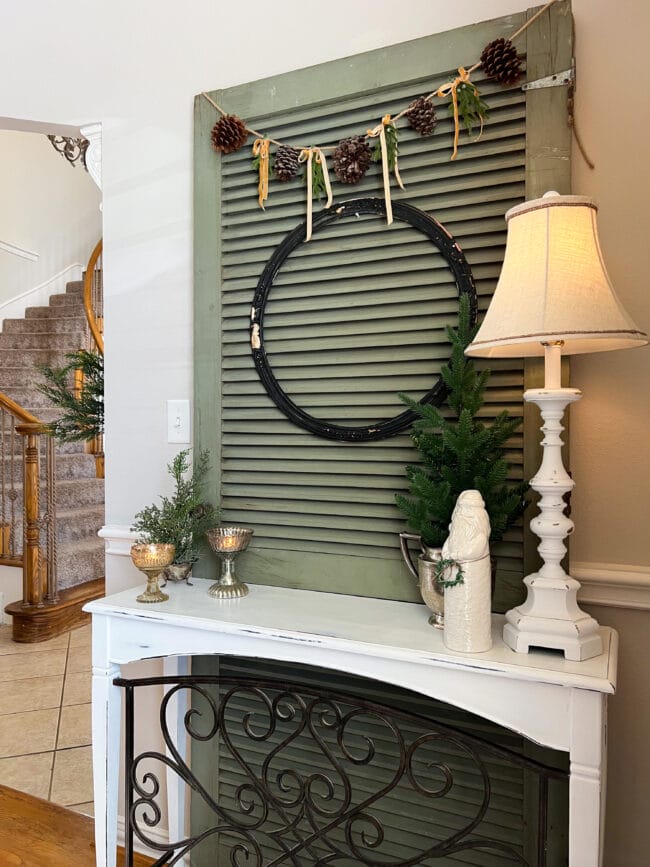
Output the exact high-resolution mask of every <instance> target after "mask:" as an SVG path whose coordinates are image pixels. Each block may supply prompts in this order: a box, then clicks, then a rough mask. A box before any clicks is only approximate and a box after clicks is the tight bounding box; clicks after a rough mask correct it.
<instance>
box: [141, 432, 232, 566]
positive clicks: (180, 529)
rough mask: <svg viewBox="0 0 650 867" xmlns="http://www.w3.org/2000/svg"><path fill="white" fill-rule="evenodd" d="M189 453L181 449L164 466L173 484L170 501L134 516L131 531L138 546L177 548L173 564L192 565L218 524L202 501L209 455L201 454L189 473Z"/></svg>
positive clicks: (162, 499) (211, 508)
mask: <svg viewBox="0 0 650 867" xmlns="http://www.w3.org/2000/svg"><path fill="white" fill-rule="evenodd" d="M189 456H190V450H189V449H183V451H181V452H179V453H178V454H177V455H176V457H175V458H174V459H173V460H172V461H171V463H169V464H167V471H168V472H169V474H170V476H171V477H172V478H173V480H174V492H173V494H172V495H171V497H160V505H157V504H156V503H152V504H151V505H150V506H146V507H145V508H144V509H142V510H141V511H140V512H138V513H137V514H136V515H135V519H134V521H133V526H132V527H131V530H133V531H134V532H135V533H137V534H138V541H139V542H147V543H149V544H150V543H159V544H160V543H166V544H168V545H174V546H175V547H176V553H175V555H174V563H195V562H196V560H198V557H199V548H200V546H201V543H202V541H203V536H204V534H205V531H206V530H209V529H210V527H214V525H215V524H217V523H218V521H219V512H218V510H217V509H215V507H214V506H212V505H211V504H210V503H206V502H205V501H204V500H203V484H204V479H205V474H206V473H207V471H208V453H207V451H204V452H201V454H200V455H199V457H198V459H197V460H196V461H195V463H194V468H193V471H192V474H191V475H190V476H189V477H188V478H186V474H187V473H188V472H189V469H190V458H189Z"/></svg>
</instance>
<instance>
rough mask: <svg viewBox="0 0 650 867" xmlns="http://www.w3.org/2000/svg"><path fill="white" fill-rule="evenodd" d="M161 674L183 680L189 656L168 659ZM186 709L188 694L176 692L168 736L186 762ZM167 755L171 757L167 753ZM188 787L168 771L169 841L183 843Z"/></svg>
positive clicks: (176, 775) (184, 863)
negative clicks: (181, 841)
mask: <svg viewBox="0 0 650 867" xmlns="http://www.w3.org/2000/svg"><path fill="white" fill-rule="evenodd" d="M163 672H164V674H165V676H166V677H186V676H187V675H188V674H189V673H190V658H189V657H188V656H168V657H166V658H165V659H164V661H163ZM187 710H188V691H187V690H186V689H182V690H179V691H178V692H177V693H176V694H175V695H174V697H173V698H172V699H171V700H170V703H169V708H168V718H169V733H170V735H171V737H172V740H173V742H174V744H175V746H176V749H177V750H178V752H179V754H180V756H181V758H182V759H183V760H184V761H188V737H187V732H186V731H185V714H186V713H187ZM167 756H170V753H169V750H167ZM186 797H187V786H186V785H185V783H184V782H183V780H182V779H181V778H180V777H179V776H178V774H176V773H174V771H173V770H172V769H171V768H168V769H167V816H168V820H167V822H168V825H169V842H170V843H174V842H176V841H177V840H182V839H183V838H184V837H185V836H186V833H187V829H186V826H185V823H186ZM188 863H189V861H188V859H185V858H182V859H181V860H180V861H179V862H178V864H179V865H180V867H186V865H187V864H188Z"/></svg>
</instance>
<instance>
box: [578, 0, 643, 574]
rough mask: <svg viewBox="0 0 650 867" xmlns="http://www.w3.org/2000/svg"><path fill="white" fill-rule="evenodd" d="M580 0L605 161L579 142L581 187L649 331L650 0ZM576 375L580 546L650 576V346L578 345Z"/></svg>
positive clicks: (588, 101)
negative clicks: (588, 349) (590, 350)
mask: <svg viewBox="0 0 650 867" xmlns="http://www.w3.org/2000/svg"><path fill="white" fill-rule="evenodd" d="M573 8H574V18H575V29H576V64H577V85H578V86H577V90H576V116H577V123H578V128H579V130H580V133H581V135H582V138H583V139H584V143H585V147H586V149H587V150H588V152H589V155H590V157H591V159H592V160H593V162H594V163H595V164H596V168H595V169H594V170H593V171H590V170H589V168H588V167H587V166H586V164H585V162H584V160H583V159H582V158H581V156H580V155H579V153H578V151H577V149H575V148H574V154H573V163H572V165H573V191H574V192H576V193H581V194H583V195H588V196H593V198H595V199H596V200H597V202H598V203H599V206H600V212H599V229H600V238H601V243H602V247H603V254H604V257H605V262H606V263H607V267H608V270H609V272H610V276H611V278H612V281H613V283H614V286H615V287H616V289H617V291H618V293H619V295H620V298H621V300H622V301H623V303H624V305H625V307H626V308H627V310H628V311H629V313H630V314H631V316H632V318H633V319H634V320H635V322H636V324H637V326H638V327H639V328H641V329H642V330H643V331H646V332H650V249H649V248H650V208H649V207H648V198H649V196H650V163H649V162H648V139H649V138H650V112H649V111H648V110H647V108H648V100H647V94H648V93H649V92H650V63H648V60H647V38H648V34H650V3H647V2H646V0H623V2H620V3H615V4H613V3H611V2H609V0H574V3H573ZM624 82H627V84H624ZM632 82H633V84H632ZM572 384H573V385H574V386H577V387H578V388H581V389H582V390H583V392H584V398H583V400H582V401H581V402H580V403H579V404H577V405H576V406H574V407H573V408H572V410H571V412H572V418H571V445H572V448H571V464H572V470H573V476H574V478H575V480H576V483H577V484H576V489H575V491H574V494H573V509H574V519H575V522H576V531H575V534H574V536H573V540H572V556H573V558H574V559H575V560H578V561H581V562H589V563H614V564H633V565H638V566H646V567H648V573H647V576H648V578H649V580H650V533H649V532H648V519H649V517H650V516H649V514H648V512H649V507H648V491H650V347H645V348H643V349H635V350H633V351H628V352H613V353H600V354H598V355H586V356H577V357H576V358H575V359H574V360H573V362H572Z"/></svg>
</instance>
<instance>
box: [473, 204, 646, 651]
mask: <svg viewBox="0 0 650 867" xmlns="http://www.w3.org/2000/svg"><path fill="white" fill-rule="evenodd" d="M596 211H597V208H596V205H595V204H594V202H593V201H592V200H591V199H588V198H585V197H583V196H561V195H559V194H558V193H555V192H550V193H546V194H545V195H544V196H543V197H542V198H541V199H534V200H532V201H529V202H524V203H523V204H522V205H517V206H516V207H514V208H511V209H510V210H509V211H508V212H507V213H506V222H507V224H508V236H507V241H506V252H505V257H504V261H503V267H502V270H501V275H500V277H499V282H498V283H497V287H496V289H495V292H494V296H493V298H492V301H491V303H490V306H489V308H488V311H487V313H486V315H485V318H484V320H483V323H482V325H481V327H480V329H479V331H478V333H477V334H476V337H475V339H474V340H473V342H472V343H471V344H470V345H469V346H468V347H467V349H466V354H467V355H469V356H485V357H487V358H513V357H515V358H519V357H529V356H536V355H539V356H541V355H543V356H544V381H545V382H544V388H534V389H529V390H527V391H526V392H525V393H524V399H525V400H527V401H530V402H531V403H535V404H537V406H539V408H540V411H541V415H542V419H543V425H542V431H543V434H544V437H543V439H542V446H543V458H542V464H541V466H540V468H539V470H538V472H537V474H536V475H535V477H534V478H533V479H531V481H530V486H531V488H533V490H535V491H537V493H539V494H540V496H541V499H540V502H539V509H540V512H539V515H537V517H535V518H533V520H532V521H531V522H530V526H531V529H532V530H533V532H534V533H535V534H536V535H537V536H539V538H540V539H541V542H540V544H539V546H538V548H537V550H538V551H539V553H540V555H541V558H542V560H543V565H542V567H541V568H540V569H539V571H538V572H535V573H533V574H532V575H528V576H527V577H526V578H525V579H524V581H525V584H526V585H527V587H528V594H527V598H526V601H525V602H524V603H523V604H522V605H520V606H519V607H517V608H513V609H511V610H510V611H508V612H507V614H506V624H505V626H504V630H503V639H504V641H505V643H506V644H507V645H508V646H509V647H511V648H512V649H513V650H515V651H518V652H520V653H527V652H528V650H529V648H530V647H545V648H554V649H557V650H562V651H564V655H565V658H566V659H570V660H583V659H589V658H591V657H593V656H598V655H599V654H600V653H602V643H601V638H600V630H599V627H598V623H597V622H596V621H595V620H594V618H593V617H590V616H589V615H588V614H587V613H586V612H585V611H582V609H581V608H580V607H579V605H578V601H577V594H578V589H579V587H580V584H579V582H578V581H576V580H575V579H574V578H571V576H570V575H567V574H566V572H565V571H564V569H563V567H562V565H561V563H562V559H563V557H564V555H565V554H566V546H565V545H564V540H565V538H566V537H567V536H568V535H569V534H570V533H571V532H572V531H573V528H574V524H573V522H572V521H571V520H570V519H569V518H568V517H567V516H566V515H565V514H564V509H565V507H566V503H565V502H564V495H565V494H566V493H568V492H569V491H570V490H571V489H572V488H573V485H574V483H573V480H572V479H571V478H570V477H569V475H568V474H567V472H566V470H565V469H564V466H563V464H562V453H561V452H562V437H561V433H562V431H563V429H564V428H563V427H562V424H561V422H562V417H563V415H564V409H565V407H566V406H568V405H569V404H571V403H574V402H575V401H577V400H579V399H580V397H581V396H582V395H581V393H580V391H579V390H578V389H575V388H562V386H561V382H560V363H561V355H562V354H567V355H572V354H577V353H583V352H600V351H603V350H611V349H628V348H632V347H635V346H643V345H645V344H646V343H648V337H647V335H646V334H644V333H643V332H642V331H639V329H638V328H637V327H636V326H635V325H634V323H633V322H632V320H631V319H630V317H629V316H628V315H627V313H626V312H625V310H624V309H623V307H622V305H621V302H620V301H619V300H618V298H617V297H616V293H615V292H614V288H613V287H612V284H611V282H610V280H609V277H608V276H607V271H606V269H605V264H604V262H603V257H602V253H601V250H600V245H599V243H598V231H597V226H596Z"/></svg>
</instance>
